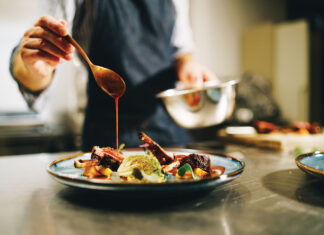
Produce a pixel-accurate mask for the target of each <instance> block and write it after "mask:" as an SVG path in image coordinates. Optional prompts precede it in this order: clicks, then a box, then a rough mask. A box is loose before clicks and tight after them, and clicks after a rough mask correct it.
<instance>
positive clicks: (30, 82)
mask: <svg viewBox="0 0 324 235" xmlns="http://www.w3.org/2000/svg"><path fill="white" fill-rule="evenodd" d="M67 34H68V31H67V27H66V22H65V21H63V20H57V19H55V18H53V17H51V16H48V15H45V16H42V17H40V18H39V19H38V21H37V22H36V24H35V25H34V26H33V27H31V28H30V29H28V30H27V31H26V32H25V34H24V37H23V39H22V40H21V43H20V46H19V50H18V52H17V54H16V56H15V58H14V61H13V73H14V76H15V77H16V78H17V79H18V81H19V82H20V83H22V84H23V85H24V86H25V87H26V88H28V89H30V90H32V91H39V90H42V89H44V88H46V87H47V86H48V85H49V84H50V82H51V80H52V75H53V72H54V70H55V68H56V67H57V65H58V64H59V63H61V62H62V61H63V60H62V59H65V60H71V59H72V53H73V51H74V48H73V47H72V45H71V44H70V43H69V42H68V41H67V40H66V39H64V38H63V37H64V36H66V35H67Z"/></svg>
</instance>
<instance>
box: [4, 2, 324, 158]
mask: <svg viewBox="0 0 324 235" xmlns="http://www.w3.org/2000/svg"><path fill="white" fill-rule="evenodd" d="M40 2H41V0H29V1H22V0H0V34H1V35H0V39H1V44H0V51H1V57H0V73H1V79H0V155H7V154H20V153H34V152H56V151H69V150H75V149H78V147H79V145H80V134H81V126H82V122H83V111H84V107H85V104H86V100H87V99H86V93H85V86H86V80H87V72H86V70H85V68H83V67H82V65H81V63H80V61H78V59H77V58H75V59H74V61H72V62H69V63H64V64H62V65H61V66H60V67H59V69H58V70H57V71H56V74H55V76H56V79H55V80H54V81H53V83H52V84H51V86H50V88H49V96H48V98H47V100H46V105H45V106H44V107H43V108H42V111H41V112H40V113H34V112H31V111H30V110H29V108H28V107H27V105H26V103H25V101H24V99H23V97H22V96H21V94H20V92H19V90H18V87H17V84H16V83H15V81H14V80H13V79H12V78H11V76H10V73H9V58H10V54H11V51H12V49H13V48H14V47H15V46H16V45H17V44H18V42H19V40H20V38H21V36H22V35H23V33H24V31H25V30H26V29H28V28H29V27H30V26H31V25H32V24H33V23H34V22H35V21H36V19H37V18H38V17H39V16H40V15H42V14H43V13H42V9H41V8H40V7H39V5H40ZM190 20H191V27H192V31H193V37H194V40H195V44H196V52H195V54H196V56H197V58H198V60H199V61H200V62H201V63H203V64H205V65H206V66H208V67H209V68H210V69H211V70H212V71H214V72H215V74H216V75H218V76H219V77H222V76H233V75H238V74H239V75H240V76H241V83H240V84H239V86H238V96H237V105H236V108H235V111H234V114H233V117H232V118H231V120H230V121H229V123H234V124H238V125H246V124H251V122H252V121H253V120H256V119H259V120H260V119H262V120H266V121H271V122H274V123H286V122H295V121H309V122H319V123H320V124H322V123H323V122H324V111H323V108H322V107H323V102H324V97H323V96H324V94H323V93H322V92H321V91H322V88H324V84H323V83H324V66H322V65H323V63H324V46H323V44H324V1H322V0H202V1H198V0H190ZM71 88H73V89H71ZM258 97H259V98H258ZM206 131H207V132H211V131H214V129H213V128H209V129H208V130H205V129H204V130H196V131H195V134H196V136H198V137H197V138H199V136H203V135H204V134H203V133H204V132H206ZM204 136H206V135H204ZM207 136H208V135H207Z"/></svg>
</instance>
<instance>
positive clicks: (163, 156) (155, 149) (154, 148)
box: [138, 132, 173, 165]
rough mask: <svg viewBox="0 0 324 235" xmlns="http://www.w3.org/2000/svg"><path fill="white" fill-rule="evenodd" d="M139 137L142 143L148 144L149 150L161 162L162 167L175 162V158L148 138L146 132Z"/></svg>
mask: <svg viewBox="0 0 324 235" xmlns="http://www.w3.org/2000/svg"><path fill="white" fill-rule="evenodd" d="M138 136H139V139H140V140H141V141H143V142H144V143H146V144H148V147H147V148H148V149H149V150H150V151H151V152H152V153H153V155H154V156H155V157H156V158H157V159H158V160H159V162H160V164H161V165H166V164H169V163H171V162H172V161H173V156H170V155H169V154H167V153H166V152H165V150H164V149H163V148H162V147H161V146H160V145H159V144H158V143H156V142H155V141H154V140H152V139H151V138H150V137H148V136H147V135H146V134H145V133H144V132H140V133H139V134H138Z"/></svg>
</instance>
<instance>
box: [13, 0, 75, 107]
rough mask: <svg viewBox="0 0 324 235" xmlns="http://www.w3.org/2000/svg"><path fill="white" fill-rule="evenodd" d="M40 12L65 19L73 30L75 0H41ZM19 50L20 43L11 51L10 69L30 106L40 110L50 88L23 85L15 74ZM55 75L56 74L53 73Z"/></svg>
mask: <svg viewBox="0 0 324 235" xmlns="http://www.w3.org/2000/svg"><path fill="white" fill-rule="evenodd" d="M40 3H41V4H40V9H39V14H40V15H44V14H48V15H51V16H53V17H55V18H57V19H64V20H66V21H67V23H68V30H69V31H70V32H71V30H72V21H73V17H74V13H75V4H74V1H73V0H43V1H41V2H40ZM18 50H19V45H17V46H16V47H15V48H14V49H13V50H12V53H11V56H10V65H9V70H10V74H11V76H12V77H13V78H14V80H15V81H16V82H17V84H18V88H19V91H20V92H21V94H22V96H23V98H24V99H25V101H26V103H27V105H28V107H29V108H30V109H32V110H35V111H37V110H40V109H41V108H42V107H43V106H44V104H45V102H46V99H47V93H48V89H47V88H46V89H44V90H41V91H36V92H35V91H31V90H29V89H28V88H26V87H25V86H23V85H22V84H21V83H20V82H19V81H18V80H17V79H16V78H15V76H14V74H13V60H14V58H15V56H16V54H17V52H18ZM53 76H54V75H53Z"/></svg>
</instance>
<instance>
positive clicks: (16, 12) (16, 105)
mask: <svg viewBox="0 0 324 235" xmlns="http://www.w3.org/2000/svg"><path fill="white" fill-rule="evenodd" d="M37 4H38V0H29V1H22V0H0V42H1V43H0V51H1V56H0V112H6V111H24V110H28V108H27V105H26V103H25V101H24V100H23V98H22V96H21V95H20V93H19V91H18V88H17V84H16V83H15V82H14V81H13V79H12V78H11V76H10V73H9V57H10V54H11V51H12V49H13V48H14V46H15V45H17V43H18V42H19V40H20V38H21V36H22V35H23V32H24V31H25V30H26V28H27V27H29V26H30V25H32V22H33V20H34V18H35V16H36V14H37Z"/></svg>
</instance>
